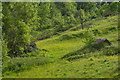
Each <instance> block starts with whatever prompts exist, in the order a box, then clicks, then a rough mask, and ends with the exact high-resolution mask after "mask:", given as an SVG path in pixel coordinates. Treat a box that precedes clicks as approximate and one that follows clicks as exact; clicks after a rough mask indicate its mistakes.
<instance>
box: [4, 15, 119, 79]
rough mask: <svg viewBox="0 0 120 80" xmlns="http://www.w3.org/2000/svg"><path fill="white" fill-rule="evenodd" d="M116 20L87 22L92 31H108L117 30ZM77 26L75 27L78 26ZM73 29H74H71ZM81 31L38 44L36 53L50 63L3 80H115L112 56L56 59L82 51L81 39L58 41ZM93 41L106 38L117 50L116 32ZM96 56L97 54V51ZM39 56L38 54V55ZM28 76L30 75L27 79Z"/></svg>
mask: <svg viewBox="0 0 120 80" xmlns="http://www.w3.org/2000/svg"><path fill="white" fill-rule="evenodd" d="M117 22H118V21H117V16H113V17H108V18H107V19H95V20H92V21H89V22H86V23H85V25H86V26H87V27H89V26H88V24H92V25H91V26H95V27H94V28H93V29H99V30H101V31H102V30H104V29H105V28H108V27H115V26H116V27H117ZM78 26H79V25H78ZM74 28H76V26H75V27H74ZM85 30H87V29H84V30H80V29H78V30H77V31H71V30H68V31H65V32H63V33H62V34H61V35H60V36H57V37H56V36H53V37H52V38H50V39H46V40H42V41H38V42H36V43H37V46H38V48H40V49H45V50H47V51H48V52H43V53H45V54H46V57H51V58H52V59H53V61H54V63H50V64H45V65H41V66H38V67H37V68H33V69H31V70H29V71H27V70H26V71H23V72H20V73H17V74H16V73H13V74H10V75H6V76H5V77H39V78H40V77H41V78H50V77H51V78H53V77H54V78H56V77H71V78H72V77H74V78H78V77H79V78H85V77H96V78H108V77H109V78H111V77H116V76H117V74H118V73H117V68H118V57H117V55H114V56H100V57H94V56H93V57H90V58H80V59H77V60H73V61H70V62H69V61H67V60H61V59H60V58H61V57H62V56H64V55H65V54H68V53H69V52H74V51H76V50H78V49H80V48H82V47H84V45H85V43H83V42H82V40H81V38H73V39H69V40H63V41H59V38H60V37H62V35H65V34H66V35H70V36H71V35H72V34H78V33H80V32H82V31H85ZM96 37H97V38H107V39H108V40H110V41H111V42H112V44H113V46H114V47H117V41H116V40H117V38H118V32H117V31H114V32H109V34H104V35H99V36H96ZM96 53H99V51H98V52H97V51H96ZM40 55H42V53H40ZM31 73H34V74H32V75H31Z"/></svg>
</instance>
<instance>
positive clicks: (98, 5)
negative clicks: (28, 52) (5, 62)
mask: <svg viewBox="0 0 120 80" xmlns="http://www.w3.org/2000/svg"><path fill="white" fill-rule="evenodd" d="M117 4H118V3H117V2H111V3H102V2H92V3H91V2H87V3H84V2H83V3H82V2H59V3H57V2H40V3H38V2H36V3H35V2H31V3H28V2H21V3H17V2H7V3H2V7H3V21H2V22H3V27H2V30H3V34H4V37H3V54H5V55H9V56H10V57H16V56H21V55H22V54H24V50H25V48H26V47H27V46H28V45H30V42H31V41H33V40H36V39H40V40H41V39H46V38H49V37H51V36H52V35H55V34H58V32H62V31H66V30H67V29H69V28H71V27H73V26H74V25H76V24H81V25H82V26H81V27H82V29H84V26H83V24H84V22H86V21H88V20H91V19H94V18H96V17H107V16H111V15H115V14H117V13H118V12H117V8H118V5H117ZM36 33H37V35H36ZM36 36H37V37H36ZM4 50H5V51H4Z"/></svg>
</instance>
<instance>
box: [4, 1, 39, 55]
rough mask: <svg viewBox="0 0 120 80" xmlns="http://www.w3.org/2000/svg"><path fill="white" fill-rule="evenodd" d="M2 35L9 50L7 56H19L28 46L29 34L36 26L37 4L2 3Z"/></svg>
mask: <svg viewBox="0 0 120 80" xmlns="http://www.w3.org/2000/svg"><path fill="white" fill-rule="evenodd" d="M2 6H3V15H5V16H3V20H2V21H3V23H4V24H3V33H4V34H5V37H4V38H5V39H6V41H7V47H8V49H10V51H9V52H8V53H9V56H11V57H13V56H20V55H21V54H22V53H23V51H24V47H26V46H27V45H29V44H30V42H31V34H30V32H31V31H32V30H34V29H35V28H36V26H37V23H36V22H37V19H36V18H37V10H36V9H35V8H36V6H37V3H28V2H21V3H17V2H8V3H3V5H2Z"/></svg>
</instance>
